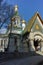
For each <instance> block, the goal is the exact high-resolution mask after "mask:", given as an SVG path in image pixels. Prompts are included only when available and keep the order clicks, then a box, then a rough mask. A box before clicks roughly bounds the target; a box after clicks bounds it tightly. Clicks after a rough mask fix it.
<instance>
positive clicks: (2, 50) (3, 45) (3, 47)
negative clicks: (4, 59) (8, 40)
mask: <svg viewBox="0 0 43 65" xmlns="http://www.w3.org/2000/svg"><path fill="white" fill-rule="evenodd" d="M2 51H3V52H4V40H3V50H2Z"/></svg>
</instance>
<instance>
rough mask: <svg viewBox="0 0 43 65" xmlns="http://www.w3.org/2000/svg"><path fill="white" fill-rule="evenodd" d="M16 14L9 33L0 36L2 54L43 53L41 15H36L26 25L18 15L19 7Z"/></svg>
mask: <svg viewBox="0 0 43 65" xmlns="http://www.w3.org/2000/svg"><path fill="white" fill-rule="evenodd" d="M14 12H15V14H14V16H13V17H12V19H11V24H9V25H8V29H7V33H6V34H0V52H1V51H2V52H5V51H7V52H14V51H19V52H28V51H41V52H43V21H42V19H41V17H40V15H39V13H35V15H34V16H33V17H32V18H31V19H30V20H29V22H28V23H27V24H26V22H25V20H21V17H20V16H19V14H18V6H17V5H16V6H15V7H14Z"/></svg>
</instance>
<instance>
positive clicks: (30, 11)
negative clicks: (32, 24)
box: [6, 0, 43, 22]
mask: <svg viewBox="0 0 43 65" xmlns="http://www.w3.org/2000/svg"><path fill="white" fill-rule="evenodd" d="M6 1H7V3H8V4H12V5H13V6H15V5H16V4H17V5H18V8H19V14H20V16H21V17H22V18H23V19H25V20H26V21H27V22H28V20H29V19H30V18H31V17H32V16H33V15H34V14H35V13H36V12H37V11H38V12H39V14H40V16H41V18H42V19H43V0H6Z"/></svg>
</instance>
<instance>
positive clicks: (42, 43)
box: [41, 40, 43, 52]
mask: <svg viewBox="0 0 43 65" xmlns="http://www.w3.org/2000/svg"><path fill="white" fill-rule="evenodd" d="M41 52H43V40H41Z"/></svg>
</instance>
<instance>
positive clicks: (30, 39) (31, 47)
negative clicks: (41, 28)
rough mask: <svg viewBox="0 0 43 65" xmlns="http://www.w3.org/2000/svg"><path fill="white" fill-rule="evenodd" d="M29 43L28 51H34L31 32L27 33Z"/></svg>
mask: <svg viewBox="0 0 43 65" xmlns="http://www.w3.org/2000/svg"><path fill="white" fill-rule="evenodd" d="M29 45H30V51H35V47H34V35H33V33H30V35H29Z"/></svg>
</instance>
